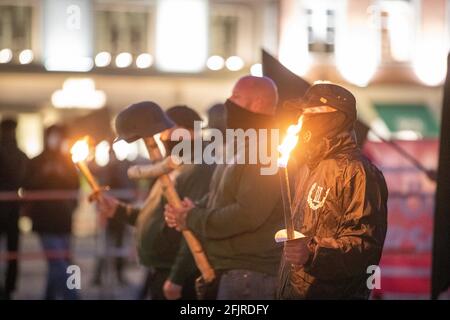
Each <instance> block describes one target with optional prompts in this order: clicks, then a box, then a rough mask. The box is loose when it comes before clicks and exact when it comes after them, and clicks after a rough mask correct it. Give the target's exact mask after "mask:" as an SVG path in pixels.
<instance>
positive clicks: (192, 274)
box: [98, 106, 214, 300]
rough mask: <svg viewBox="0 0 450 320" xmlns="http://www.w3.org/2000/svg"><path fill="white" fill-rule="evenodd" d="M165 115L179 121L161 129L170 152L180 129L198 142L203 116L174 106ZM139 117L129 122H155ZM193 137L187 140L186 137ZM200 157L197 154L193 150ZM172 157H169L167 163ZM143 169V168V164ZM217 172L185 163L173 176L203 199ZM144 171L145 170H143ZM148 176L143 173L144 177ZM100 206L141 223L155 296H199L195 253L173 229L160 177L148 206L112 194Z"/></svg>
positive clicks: (140, 243) (143, 256)
mask: <svg viewBox="0 0 450 320" xmlns="http://www.w3.org/2000/svg"><path fill="white" fill-rule="evenodd" d="M165 114H166V115H167V116H168V117H169V119H170V120H172V121H173V122H174V123H175V126H173V127H172V128H170V129H167V130H165V131H163V132H162V133H161V136H160V137H161V138H160V139H161V141H162V143H163V144H164V146H165V151H166V154H167V155H170V154H171V151H172V148H173V147H174V145H175V144H176V143H178V141H171V140H170V136H171V134H172V132H173V131H174V130H177V129H180V128H181V129H185V130H188V131H189V133H190V138H189V139H192V140H194V139H195V138H201V137H195V136H194V123H195V121H201V118H200V116H199V115H198V114H197V112H195V111H194V110H193V109H191V108H189V107H187V106H175V107H172V108H169V109H168V110H167V111H166V112H165ZM136 116H137V117H136V118H129V119H127V122H129V123H142V125H143V126H145V125H147V126H151V125H152V123H151V120H149V119H146V118H145V114H140V113H136ZM186 139H187V138H186ZM191 154H192V155H194V152H192V153H191ZM167 159H169V158H166V161H167ZM154 167H155V166H154ZM137 168H138V167H134V168H133V167H132V168H130V170H129V176H130V174H131V175H132V176H133V175H136V176H138V175H139V172H136V171H137V170H135V169H137ZM141 168H142V167H141ZM213 171H214V166H213V165H207V164H184V165H182V166H178V167H177V168H174V170H173V171H171V172H170V177H171V178H172V179H174V180H175V181H174V182H175V187H176V190H177V192H178V193H179V194H180V196H182V197H185V196H189V197H191V198H193V199H195V200H198V199H200V198H201V197H203V195H205V194H206V193H207V191H208V186H209V181H210V178H211V176H212V172H213ZM140 174H141V175H142V173H140ZM141 178H142V177H141ZM98 203H99V210H100V211H101V213H102V214H103V215H105V216H107V217H110V218H111V217H117V218H118V219H119V220H121V221H123V222H124V223H128V224H130V225H133V226H135V227H136V235H137V236H136V241H137V251H138V254H139V259H140V262H141V263H142V264H143V265H145V266H147V267H151V268H152V269H153V272H152V275H151V279H150V280H151V282H150V294H151V297H152V299H153V300H161V299H170V300H173V299H195V298H196V294H195V290H194V282H195V279H196V278H197V277H198V274H199V272H198V270H197V267H196V265H195V262H194V259H193V257H192V255H191V253H190V252H189V248H188V247H187V245H186V242H185V241H184V240H183V239H182V237H181V235H180V233H179V232H176V231H175V230H173V229H170V228H168V227H167V225H166V224H165V221H164V214H163V213H164V205H165V204H166V203H167V200H166V199H165V198H164V197H163V186H162V185H161V183H160V181H158V180H157V181H156V182H155V183H154V185H153V186H152V188H151V191H150V196H149V198H148V200H147V201H146V203H145V204H144V207H143V208H142V210H141V209H140V208H138V207H132V206H130V205H127V204H125V203H122V202H120V201H119V200H118V199H116V198H113V197H111V196H109V195H107V194H103V196H102V198H101V199H99V202H98Z"/></svg>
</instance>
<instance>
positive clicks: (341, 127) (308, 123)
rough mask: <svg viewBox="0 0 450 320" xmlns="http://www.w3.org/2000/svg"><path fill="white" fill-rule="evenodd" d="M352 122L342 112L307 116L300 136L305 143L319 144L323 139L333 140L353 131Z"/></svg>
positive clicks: (304, 117) (304, 118)
mask: <svg viewBox="0 0 450 320" xmlns="http://www.w3.org/2000/svg"><path fill="white" fill-rule="evenodd" d="M351 125H352V122H351V121H350V120H349V119H348V118H347V116H346V115H345V113H343V112H341V111H336V112H330V113H316V114H306V115H304V116H303V126H302V130H301V132H300V136H301V138H302V140H303V142H304V143H314V144H316V143H318V142H319V141H320V140H322V139H323V138H333V137H335V136H337V135H339V134H340V133H342V132H345V131H349V130H350V129H351Z"/></svg>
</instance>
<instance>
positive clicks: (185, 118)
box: [166, 105, 202, 129]
mask: <svg viewBox="0 0 450 320" xmlns="http://www.w3.org/2000/svg"><path fill="white" fill-rule="evenodd" d="M166 114H167V115H168V116H169V118H170V119H171V120H172V121H173V122H175V123H176V125H177V126H179V127H183V128H186V129H194V122H195V121H202V118H201V117H200V115H199V114H198V113H197V112H195V110H193V109H191V108H189V107H188V106H183V105H181V106H174V107H171V108H169V109H167V110H166Z"/></svg>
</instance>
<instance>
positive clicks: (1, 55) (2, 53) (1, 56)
mask: <svg viewBox="0 0 450 320" xmlns="http://www.w3.org/2000/svg"><path fill="white" fill-rule="evenodd" d="M12 57H13V54H12V51H11V49H9V48H5V49H2V50H0V63H8V62H10V61H11V59H12Z"/></svg>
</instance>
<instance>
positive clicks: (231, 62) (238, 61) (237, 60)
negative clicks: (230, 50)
mask: <svg viewBox="0 0 450 320" xmlns="http://www.w3.org/2000/svg"><path fill="white" fill-rule="evenodd" d="M225 65H226V66H227V68H228V70H230V71H239V70H241V69H242V68H243V67H244V61H243V60H242V58H241V57H238V56H231V57H229V58H228V59H227V61H226V62H225Z"/></svg>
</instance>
